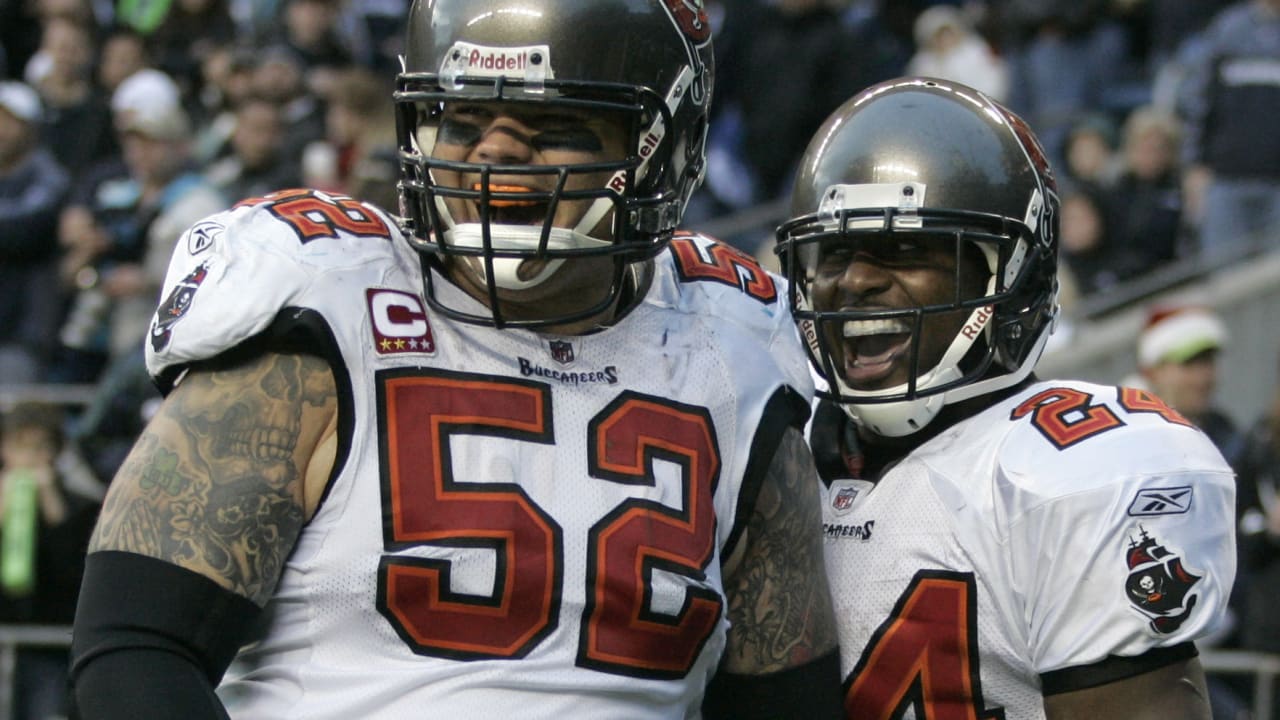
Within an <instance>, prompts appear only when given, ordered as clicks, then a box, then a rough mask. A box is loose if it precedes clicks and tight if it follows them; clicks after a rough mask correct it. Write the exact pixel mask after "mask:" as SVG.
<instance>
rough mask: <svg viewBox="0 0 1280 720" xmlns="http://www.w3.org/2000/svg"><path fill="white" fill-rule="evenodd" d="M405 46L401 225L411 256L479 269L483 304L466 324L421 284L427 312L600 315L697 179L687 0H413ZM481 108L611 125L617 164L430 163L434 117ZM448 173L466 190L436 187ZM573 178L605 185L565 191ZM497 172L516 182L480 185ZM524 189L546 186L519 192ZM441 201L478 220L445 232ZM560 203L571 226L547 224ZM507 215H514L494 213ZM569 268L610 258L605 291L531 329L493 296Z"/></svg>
mask: <svg viewBox="0 0 1280 720" xmlns="http://www.w3.org/2000/svg"><path fill="white" fill-rule="evenodd" d="M406 42H407V50H406V55H405V57H404V60H403V64H404V68H403V72H402V73H401V74H400V75H399V78H398V81H397V91H396V94H395V98H396V104H397V108H398V123H397V125H398V135H399V145H400V168H401V181H400V198H401V205H402V207H401V214H402V215H403V216H404V217H405V219H406V225H407V229H408V230H409V235H410V236H411V242H412V244H413V245H414V247H415V248H416V249H417V250H419V251H420V252H421V253H423V255H424V258H427V259H435V260H447V259H449V258H450V257H454V258H456V257H459V256H471V257H479V258H481V259H482V262H481V263H480V265H481V267H482V274H483V276H484V277H483V279H484V282H485V283H486V284H487V286H488V287H487V292H488V296H489V298H490V300H491V302H490V305H492V306H493V307H492V309H491V314H488V313H486V314H483V315H480V314H476V313H474V312H466V311H464V310H462V309H459V308H458V307H451V306H448V305H446V304H445V303H443V302H442V301H441V299H440V298H439V295H438V293H436V292H435V288H433V287H432V286H431V280H430V275H431V274H430V273H425V274H426V275H427V277H428V281H427V282H428V286H427V288H426V290H427V299H428V301H429V302H430V303H431V304H432V306H433V307H434V308H436V309H437V310H439V311H440V312H443V313H445V314H447V315H450V316H452V317H455V318H457V319H460V320H464V321H468V322H475V323H483V324H491V325H492V324H496V325H499V326H502V325H533V326H536V325H548V324H558V323H562V322H566V321H570V320H573V319H579V318H582V317H589V316H591V315H594V314H596V313H598V312H599V311H600V310H601V309H603V308H605V307H608V305H609V304H610V303H612V302H613V300H614V299H615V298H616V297H617V296H618V294H619V293H620V292H621V291H622V287H623V285H624V282H623V275H624V269H625V267H626V266H627V265H628V264H630V263H633V262H635V261H637V260H643V259H645V258H648V257H652V256H653V255H655V254H656V253H657V252H659V251H660V250H661V249H662V248H663V246H664V245H665V244H666V242H667V240H668V239H669V238H670V236H671V233H672V232H673V231H674V230H675V228H676V225H677V223H678V222H679V221H680V218H681V215H682V214H683V212H684V208H685V205H686V203H687V202H688V200H689V197H690V196H691V195H692V194H693V192H694V190H695V189H696V188H697V187H698V185H699V183H700V182H701V181H702V177H703V173H704V168H705V164H704V160H705V144H706V134H707V111H708V108H709V105H710V100H711V84H712V55H711V29H710V26H709V22H708V19H707V15H706V12H705V9H704V8H703V3H702V0H417V1H416V2H414V4H413V7H412V8H411V10H410V12H409V24H408V32H407V35H406ZM488 101H502V102H510V103H529V104H537V105H543V106H560V107H569V108H575V109H576V110H578V111H581V110H586V111H587V112H600V113H609V114H610V115H611V116H613V117H618V116H625V117H626V118H628V120H627V122H628V123H629V128H628V130H629V133H630V136H629V140H628V142H627V149H628V151H627V154H626V157H624V158H621V159H618V160H616V161H609V162H597V163H591V164H578V165H550V166H531V165H516V164H489V163H483V164H482V163H468V162H451V161H446V160H443V159H440V158H436V157H432V151H433V147H434V143H435V141H436V137H435V129H436V128H437V127H438V126H439V122H440V118H441V116H442V113H443V110H444V108H445V106H446V105H447V104H449V103H455V102H466V103H475V102H488ZM451 173H452V174H464V173H465V174H470V175H471V176H478V177H480V178H481V179H482V181H481V182H476V183H472V184H471V186H469V187H458V186H451V185H448V184H445V183H444V182H442V177H444V176H446V175H450V174H451ZM582 173H593V174H600V173H602V174H604V175H603V176H604V177H608V178H609V180H608V181H607V182H605V183H602V184H599V185H598V186H596V187H592V188H590V189H581V188H579V189H570V188H566V183H567V182H568V181H569V180H570V178H573V177H576V176H579V174H582ZM497 175H500V176H502V177H503V178H506V179H508V180H509V179H510V178H512V177H517V178H518V177H527V178H530V182H529V185H528V186H527V187H525V186H519V187H516V186H512V185H511V184H510V183H509V182H505V183H504V184H493V183H490V182H489V181H488V178H489V177H491V176H497ZM459 184H460V183H459ZM536 187H541V188H546V187H553V188H554V189H552V190H545V189H537V190H532V191H531V188H536ZM446 198H461V199H464V200H465V201H467V202H471V203H474V204H475V207H476V213H475V217H477V218H479V221H478V222H459V221H457V220H455V219H454V218H453V217H452V216H451V213H450V211H449V209H448V207H447V205H446V203H445V199H446ZM565 200H589V201H590V206H589V209H588V210H587V212H586V214H585V216H584V217H583V218H582V219H581V220H580V221H579V222H577V224H576V225H575V226H574V227H572V228H562V227H554V226H553V224H552V218H553V217H554V214H555V211H556V207H557V204H558V203H560V202H561V201H565ZM516 205H518V206H519V207H520V208H521V210H520V212H519V213H515V212H512V211H511V210H509V208H510V207H512V206H516ZM610 212H612V216H610V215H609V213H610ZM516 216H518V219H517V217H516ZM531 216H532V217H531ZM610 217H611V227H612V233H611V237H610V238H598V237H593V236H592V234H591V233H592V230H593V228H596V227H597V226H599V225H600V224H601V221H602V220H604V219H606V218H610ZM600 234H603V233H600ZM584 256H611V257H612V258H613V259H614V260H615V263H614V267H615V272H614V278H613V288H612V291H611V292H610V293H609V296H608V297H607V298H605V299H604V300H603V301H602V302H600V303H598V304H596V305H594V306H593V307H589V308H583V309H582V310H581V311H580V312H575V313H574V314H572V315H568V316H561V317H547V318H539V319H538V320H536V321H529V320H520V321H517V320H513V319H510V318H504V317H503V315H502V312H501V310H500V307H499V306H500V303H498V302H497V299H498V292H499V291H500V290H501V291H511V290H522V289H527V288H530V287H532V286H535V285H537V284H539V283H541V282H543V281H544V280H545V279H546V278H547V277H549V276H550V275H551V274H552V273H554V272H555V270H556V269H557V268H558V267H559V266H560V264H561V263H565V262H573V260H574V258H581V257H584ZM529 259H540V260H544V261H547V262H546V263H545V265H544V266H543V269H542V271H541V272H538V273H537V274H536V275H535V276H534V277H521V276H520V275H519V274H518V273H517V272H516V269H517V268H518V267H519V266H520V265H521V262H522V261H524V260H529Z"/></svg>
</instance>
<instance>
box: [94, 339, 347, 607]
mask: <svg viewBox="0 0 1280 720" xmlns="http://www.w3.org/2000/svg"><path fill="white" fill-rule="evenodd" d="M336 409H337V401H336V391H335V388H334V381H333V376H332V374H331V373H330V371H329V368H328V365H326V364H325V362H324V361H323V360H320V359H317V358H314V357H309V356H304V355H276V354H269V355H265V356H261V357H259V358H257V359H255V360H252V361H249V362H247V363H244V364H241V365H238V366H235V367H229V368H223V369H217V370H213V371H195V372H192V373H190V374H189V375H188V376H187V377H186V378H185V379H184V380H183V382H182V384H181V385H179V386H178V387H177V388H176V389H175V390H174V391H173V392H172V393H171V394H170V395H169V397H168V398H166V400H165V402H164V404H163V406H162V407H161V409H160V412H159V413H158V414H157V415H156V416H155V418H154V419H153V420H152V421H151V423H150V424H149V425H148V427H147V428H146V430H145V431H143V433H142V436H141V437H140V438H139V439H138V441H137V443H136V444H135V445H134V447H133V450H132V452H130V454H129V457H128V458H127V459H126V460H125V462H124V464H123V466H122V467H121V469H120V471H119V473H118V474H117V475H116V478H115V479H114V480H113V481H112V482H111V487H110V491H109V492H108V493H107V498H106V501H105V502H104V505H103V510H102V517H101V520H100V521H99V524H98V527H97V528H96V529H95V531H94V535H93V539H92V541H91V543H90V547H89V551H90V552H95V551H99V550H122V551H127V552H131V553H137V554H139V555H146V556H149V557H153V558H157V559H159V560H164V561H166V562H169V563H173V564H174V565H178V566H180V567H183V568H186V569H188V570H192V571H194V572H197V573H199V574H201V575H204V576H205V577H208V578H209V579H210V580H213V581H214V582H216V583H217V584H219V585H221V586H222V587H224V588H227V589H228V590H231V591H233V592H236V593H238V594H240V595H243V596H244V597H246V598H248V599H249V600H252V601H253V602H254V603H256V604H258V605H263V604H265V603H266V601H267V599H268V598H269V597H270V596H271V593H272V592H273V591H274V590H275V583H276V581H277V580H278V579H279V576H280V572H281V570H282V569H283V567H284V560H285V557H286V556H287V555H288V554H289V551H290V550H291V549H292V547H293V543H294V541H295V540H296V539H297V536H298V532H299V531H300V530H301V528H302V524H303V521H304V519H305V516H306V515H307V514H308V513H309V512H310V511H312V510H314V498H313V497H312V498H310V499H311V502H308V499H309V497H308V496H309V495H311V496H314V495H316V493H308V492H306V490H305V488H306V485H307V482H308V481H310V482H311V484H312V485H313V486H314V485H316V484H318V483H317V482H316V481H317V479H319V480H320V482H322V481H323V478H325V477H327V475H328V470H329V467H327V466H326V465H327V463H324V462H321V463H319V464H318V465H317V464H315V463H313V462H312V459H313V456H315V455H316V454H317V452H318V451H320V450H321V448H323V447H328V444H327V443H324V442H322V441H323V440H324V439H325V438H326V436H330V435H332V433H333V430H334V427H335V419H336V415H337V412H336Z"/></svg>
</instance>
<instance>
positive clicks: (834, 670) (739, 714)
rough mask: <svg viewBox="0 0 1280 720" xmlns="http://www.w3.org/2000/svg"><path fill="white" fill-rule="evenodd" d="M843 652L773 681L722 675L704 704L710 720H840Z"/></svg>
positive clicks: (775, 676) (704, 713)
mask: <svg viewBox="0 0 1280 720" xmlns="http://www.w3.org/2000/svg"><path fill="white" fill-rule="evenodd" d="M841 702H842V698H841V691H840V652H839V650H832V651H831V652H829V653H827V654H826V655H823V656H822V657H820V658H817V659H816V660H813V661H811V662H808V663H806V664H804V665H799V666H797V667H793V668H788V669H786V670H781V671H779V672H776V673H770V674H768V675H737V674H734V673H726V672H719V673H716V676H715V677H713V678H712V679H711V684H710V685H709V686H708V687H707V695H706V697H705V698H704V699H703V701H702V717H703V718H705V719H706V720H721V719H722V718H723V719H724V720H786V719H787V718H795V720H840V719H841V718H843V717H844V711H843V708H842V707H841Z"/></svg>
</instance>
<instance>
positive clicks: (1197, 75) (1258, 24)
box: [1181, 0, 1280, 262]
mask: <svg viewBox="0 0 1280 720" xmlns="http://www.w3.org/2000/svg"><path fill="white" fill-rule="evenodd" d="M1181 109H1182V112H1183V114H1184V118H1185V122H1186V128H1187V133H1186V141H1185V142H1184V143H1183V162H1184V165H1185V167H1186V170H1185V172H1184V178H1183V185H1184V191H1185V193H1186V203H1187V208H1188V210H1189V212H1190V213H1191V217H1192V219H1193V221H1195V223H1196V226H1197V228H1198V236H1199V243H1198V244H1199V250H1200V253H1201V254H1202V256H1203V257H1205V258H1206V259H1207V260H1209V261H1211V262H1218V261H1223V260H1230V259H1236V258H1239V257H1241V256H1242V255H1244V254H1247V253H1249V252H1252V251H1255V250H1260V249H1262V248H1274V247H1280V133H1277V132H1276V131H1275V123H1274V121H1273V119H1274V118H1275V117H1277V116H1280V0H1242V1H1241V2H1238V3H1236V4H1234V5H1232V6H1231V7H1229V8H1227V9H1226V10H1224V11H1222V12H1221V13H1219V14H1218V15H1217V16H1216V17H1215V18H1214V21H1213V24H1211V25H1210V26H1209V28H1208V29H1207V30H1206V31H1205V33H1204V35H1203V37H1202V39H1201V43H1200V45H1199V51H1198V53H1197V55H1196V57H1195V58H1194V60H1193V61H1192V64H1191V65H1190V67H1189V68H1188V72H1187V80H1186V82H1185V83H1184V87H1183V92H1182V93H1181Z"/></svg>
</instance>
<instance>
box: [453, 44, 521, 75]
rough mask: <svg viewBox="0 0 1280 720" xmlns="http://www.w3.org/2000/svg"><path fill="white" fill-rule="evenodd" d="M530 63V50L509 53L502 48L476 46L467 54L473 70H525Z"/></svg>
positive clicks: (468, 63)
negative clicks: (482, 48) (483, 48)
mask: <svg viewBox="0 0 1280 720" xmlns="http://www.w3.org/2000/svg"><path fill="white" fill-rule="evenodd" d="M528 65H529V53H528V51H521V52H518V53H515V54H512V55H509V54H507V53H505V52H503V51H502V50H496V49H488V50H480V49H479V48H476V49H474V50H472V51H471V54H470V55H468V56H467V67H468V68H471V69H473V70H474V69H479V70H498V71H503V70H524V69H525V68H526V67H528Z"/></svg>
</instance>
